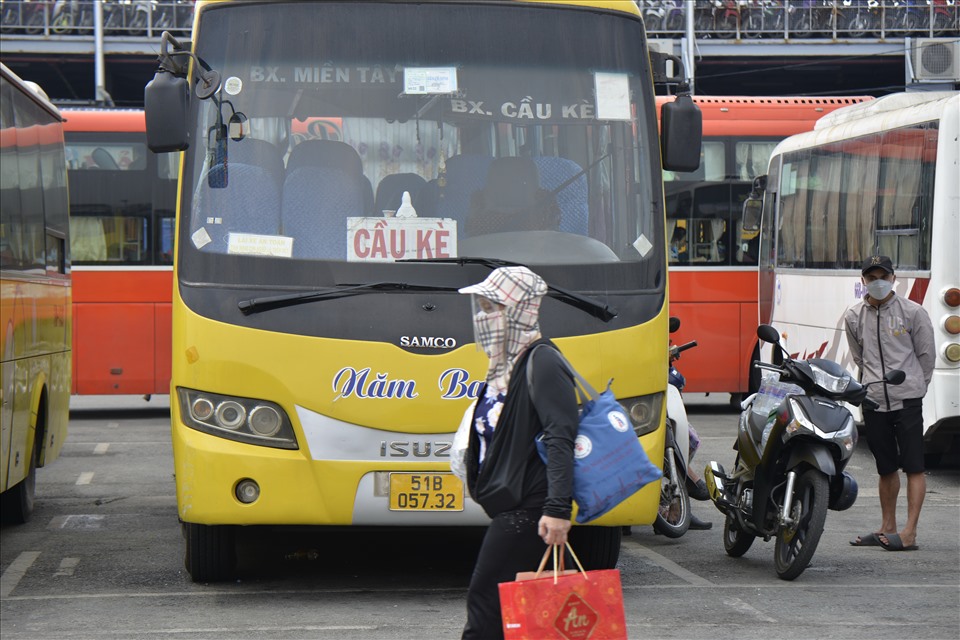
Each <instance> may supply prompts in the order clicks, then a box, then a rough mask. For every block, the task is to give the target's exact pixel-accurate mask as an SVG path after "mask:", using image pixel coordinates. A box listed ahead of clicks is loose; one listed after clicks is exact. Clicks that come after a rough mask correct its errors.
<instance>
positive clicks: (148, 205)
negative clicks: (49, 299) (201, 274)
mask: <svg viewBox="0 0 960 640" xmlns="http://www.w3.org/2000/svg"><path fill="white" fill-rule="evenodd" d="M63 115H64V117H65V118H66V122H65V124H64V135H65V138H66V153H67V177H68V180H69V189H70V234H71V235H70V248H71V251H72V252H73V282H74V290H73V314H74V315H73V317H74V322H73V345H74V358H73V389H72V391H73V393H74V394H81V395H87V394H94V395H99V394H136V395H144V396H150V395H151V394H154V393H159V394H168V393H170V295H171V288H172V286H173V284H172V265H173V232H174V209H175V205H176V197H177V162H178V154H173V153H170V154H154V153H152V152H150V151H149V150H148V149H147V143H146V134H145V133H144V132H145V129H144V127H145V125H144V119H143V111H138V110H116V109H109V110H107V109H74V110H70V109H64V110H63Z"/></svg>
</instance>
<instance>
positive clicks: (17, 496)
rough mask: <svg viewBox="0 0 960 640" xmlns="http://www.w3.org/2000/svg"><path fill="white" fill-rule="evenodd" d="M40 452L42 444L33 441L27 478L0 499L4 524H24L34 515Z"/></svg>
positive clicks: (4, 493) (35, 439)
mask: <svg viewBox="0 0 960 640" xmlns="http://www.w3.org/2000/svg"><path fill="white" fill-rule="evenodd" d="M39 451H40V442H39V441H38V439H37V438H34V441H33V450H32V451H31V452H30V469H29V470H28V471H27V477H26V478H24V479H23V480H21V481H20V482H19V483H18V484H17V485H16V486H15V487H13V488H11V489H7V490H6V491H4V492H3V495H2V497H0V512H2V518H0V519H2V521H3V523H4V524H23V523H25V522H27V521H28V520H29V519H30V514H32V513H33V499H34V492H35V491H36V488H37V459H38V458H39V457H40V456H39Z"/></svg>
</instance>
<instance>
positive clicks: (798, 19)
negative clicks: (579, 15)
mask: <svg viewBox="0 0 960 640" xmlns="http://www.w3.org/2000/svg"><path fill="white" fill-rule="evenodd" d="M958 3H960V0H639V1H638V3H637V4H638V5H639V6H640V10H641V11H642V13H643V17H644V22H645V23H646V27H647V33H648V34H650V36H651V37H654V38H658V37H659V38H662V37H668V38H679V37H683V35H684V28H685V26H686V13H687V12H688V11H691V10H692V11H693V12H694V14H693V15H694V32H695V35H696V38H697V39H703V38H713V39H737V40H739V39H761V38H767V39H771V38H776V39H782V40H789V39H807V38H820V39H823V38H828V39H834V40H836V39H847V38H866V39H886V38H902V37H905V36H911V37H918V36H919V37H922V36H929V37H950V36H960V23H958V14H960V11H958V6H957V5H958Z"/></svg>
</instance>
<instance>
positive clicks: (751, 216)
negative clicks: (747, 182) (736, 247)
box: [740, 176, 767, 232]
mask: <svg viewBox="0 0 960 640" xmlns="http://www.w3.org/2000/svg"><path fill="white" fill-rule="evenodd" d="M766 188H767V176H757V177H756V178H754V180H753V190H751V191H750V195H749V196H747V199H746V200H745V201H744V203H743V215H742V216H741V218H740V227H741V229H742V230H743V231H745V232H746V231H749V232H753V231H759V230H760V217H761V215H762V213H763V192H764V191H765V190H766Z"/></svg>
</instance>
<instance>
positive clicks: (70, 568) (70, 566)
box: [53, 558, 80, 577]
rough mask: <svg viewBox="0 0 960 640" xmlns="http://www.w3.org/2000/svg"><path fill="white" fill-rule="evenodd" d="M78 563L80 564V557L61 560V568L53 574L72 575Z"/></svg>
mask: <svg viewBox="0 0 960 640" xmlns="http://www.w3.org/2000/svg"><path fill="white" fill-rule="evenodd" d="M78 564H80V558H64V559H63V560H61V561H60V568H59V569H57V572H56V573H55V574H53V575H54V577H56V576H72V575H73V572H74V571H76V569H77V565H78Z"/></svg>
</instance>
